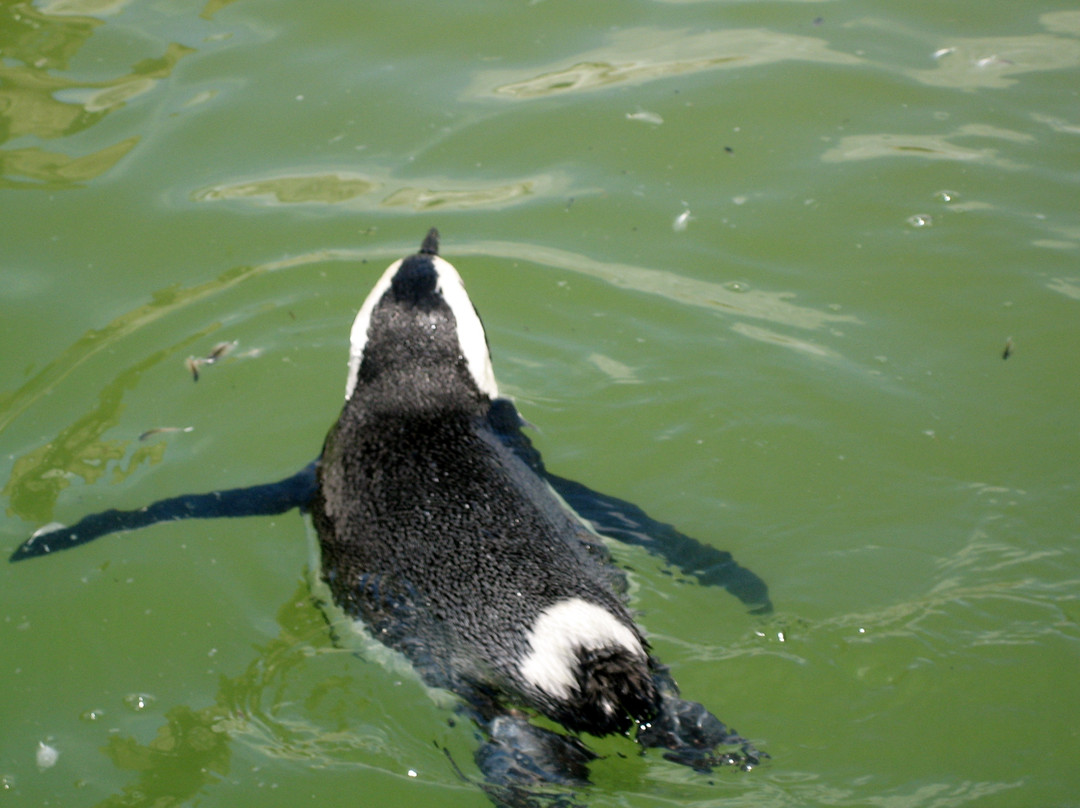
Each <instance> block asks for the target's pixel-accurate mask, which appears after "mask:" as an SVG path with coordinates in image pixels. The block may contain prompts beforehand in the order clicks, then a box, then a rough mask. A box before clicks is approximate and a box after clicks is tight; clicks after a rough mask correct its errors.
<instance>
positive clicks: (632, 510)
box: [488, 398, 773, 614]
mask: <svg viewBox="0 0 1080 808" xmlns="http://www.w3.org/2000/svg"><path fill="white" fill-rule="evenodd" d="M488 424H489V425H490V426H491V428H492V430H493V431H494V432H495V433H496V434H497V435H498V436H499V439H500V440H501V441H502V442H503V444H504V445H505V446H506V447H507V448H509V449H510V450H511V451H512V452H513V453H514V454H515V455H517V457H518V458H519V459H520V460H521V461H522V462H524V463H525V464H526V465H527V466H528V467H529V468H531V469H532V470H533V471H534V472H535V473H536V474H538V475H539V476H540V477H542V478H543V479H544V480H546V481H547V482H548V484H549V485H550V486H551V487H552V488H554V489H555V491H556V493H558V495H559V496H560V497H562V498H563V500H564V501H565V502H566V504H567V505H569V506H570V507H571V508H573V509H574V511H575V512H576V513H577V514H578V516H580V517H581V518H583V519H586V520H588V522H589V523H590V524H591V525H592V527H593V529H594V530H595V531H596V532H597V533H599V534H600V535H601V536H606V537H608V538H611V539H616V540H618V541H621V542H623V543H625V544H635V545H639V546H641V547H644V548H645V549H646V550H648V551H649V552H650V553H653V554H655V555H658V556H660V557H661V558H663V559H664V560H666V561H667V562H668V563H670V564H672V565H674V566H675V567H678V568H679V569H680V570H682V571H683V572H684V573H686V574H687V575H692V576H694V577H695V578H697V579H698V581H699V582H701V583H703V584H705V585H707V586H720V587H723V588H724V589H726V590H728V592H730V593H731V594H732V595H734V596H735V597H737V598H738V599H739V600H740V601H742V603H743V604H744V605H746V606H747V607H748V608H749V609H750V611H751V613H753V614H768V613H770V612H771V611H772V608H773V606H772V601H771V600H770V599H769V587H768V585H767V584H766V583H765V581H763V580H762V579H761V578H760V577H759V576H758V575H756V574H755V573H753V572H751V571H750V570H748V569H746V567H743V566H740V565H739V564H738V563H737V562H736V561H735V559H734V558H732V556H731V553H729V552H726V551H724V550H718V549H716V548H715V547H712V546H711V545H708V544H704V543H703V542H700V541H698V540H697V539H694V538H692V537H690V536H687V535H686V534H685V533H682V532H680V531H679V530H677V529H676V528H675V527H674V526H672V525H669V524H667V523H666V522H659V521H657V520H656V519H653V518H652V517H651V516H649V515H648V514H647V513H645V511H643V510H642V509H641V508H639V507H638V506H637V505H635V504H633V503H632V502H627V501H626V500H624V499H619V498H618V497H612V496H608V495H607V494H601V493H600V492H599V491H594V490H592V489H591V488H589V487H588V486H585V485H582V484H581V483H578V482H574V481H573V480H568V479H566V478H565V477H560V476H558V475H557V474H552V473H551V472H550V471H548V470H547V468H546V467H545V466H544V460H543V458H542V457H541V456H540V452H539V451H537V449H536V447H534V446H533V445H532V441H530V440H529V437H528V436H527V435H526V434H525V433H524V432H523V431H522V430H521V427H522V425H523V424H524V421H523V420H522V418H521V415H520V414H519V413H518V411H517V408H516V407H515V406H514V403H513V402H512V401H510V400H509V399H504V398H500V399H496V400H495V401H493V402H491V409H490V410H489V411H488Z"/></svg>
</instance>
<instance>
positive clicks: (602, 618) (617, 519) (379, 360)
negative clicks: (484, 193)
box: [11, 229, 771, 803]
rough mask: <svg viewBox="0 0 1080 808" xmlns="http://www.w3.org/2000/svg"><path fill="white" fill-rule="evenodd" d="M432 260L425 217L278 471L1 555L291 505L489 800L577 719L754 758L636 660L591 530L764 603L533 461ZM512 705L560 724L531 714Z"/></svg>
mask: <svg viewBox="0 0 1080 808" xmlns="http://www.w3.org/2000/svg"><path fill="white" fill-rule="evenodd" d="M438 253H439V237H438V233H437V231H435V230H434V229H433V230H431V232H430V233H428V235H427V237H426V238H425V239H424V241H423V243H422V245H421V247H420V250H419V252H417V253H416V254H414V255H411V256H408V257H406V258H403V259H401V260H399V261H396V262H395V263H393V264H392V265H391V266H390V267H389V268H388V269H387V270H386V271H385V272H384V273H383V275H382V277H381V278H380V279H379V280H378V282H377V283H376V284H375V287H374V288H373V289H372V291H371V293H370V294H369V295H368V297H367V298H366V300H365V301H364V303H363V305H362V306H361V307H360V311H359V313H358V314H357V316H356V319H355V321H354V323H353V327H352V331H351V337H350V343H351V344H350V353H349V363H348V377H347V382H346V390H345V405H344V407H343V409H342V411H341V414H340V416H339V417H338V420H337V422H336V423H335V424H334V425H333V427H332V428H331V429H330V431H329V434H328V435H327V437H326V440H325V443H324V446H323V451H322V453H321V455H320V457H319V459H318V460H316V461H315V462H314V463H312V464H310V465H309V466H307V467H305V468H304V469H303V470H301V471H300V472H298V473H297V474H295V475H293V476H291V477H289V478H287V479H285V480H281V481H279V482H277V483H271V484H267V485H259V486H251V487H246V488H238V489H230V490H226V491H217V492H212V493H210V494H197V495H185V496H182V497H175V498H171V499H167V500H161V501H159V502H157V503H154V504H152V505H150V506H148V507H146V508H142V509H139V510H137V511H115V510H111V511H105V512H103V513H100V514H94V515H91V516H88V517H86V518H84V519H83V520H81V521H80V522H79V523H77V524H76V525H74V526H72V527H70V528H64V527H57V526H48V527H47V528H43V529H42V530H39V531H38V532H37V533H35V534H34V536H32V537H31V538H30V539H29V540H27V541H26V542H24V543H23V544H22V545H21V546H20V547H19V548H17V549H16V550H15V552H14V553H13V554H12V556H11V560H12V561H18V560H22V559H26V558H31V557H34V556H39V555H45V554H47V553H50V552H54V551H58V550H63V549H68V548H70V547H74V546H78V545H81V544H84V543H87V542H89V541H92V540H93V539H95V538H98V537H99V536H102V535H105V534H106V533H110V532H114V531H117V530H129V529H133V528H136V527H141V526H144V525H148V524H152V523H154V522H157V521H162V520H166V519H183V518H193V517H196V518H197V517H219V516H245V515H259V514H276V513H282V512H284V511H287V510H289V509H291V508H294V507H296V508H300V509H301V510H302V511H307V512H310V514H311V518H312V522H313V525H314V527H315V533H316V536H317V539H318V548H319V553H320V557H321V561H320V565H319V569H320V573H319V574H320V577H321V579H322V581H323V582H325V585H326V586H327V588H328V589H329V591H330V593H331V596H332V599H333V601H334V603H335V604H336V606H337V607H338V608H339V609H341V610H342V611H343V612H344V613H345V614H346V615H348V616H349V617H350V618H351V619H353V620H355V621H357V622H358V624H362V626H363V628H364V630H365V631H366V632H367V633H368V634H370V635H371V636H372V637H374V638H375V639H377V640H378V641H379V642H381V643H383V644H385V645H386V646H388V647H390V648H392V649H395V650H396V651H399V652H400V653H401V654H403V655H404V656H405V657H406V658H407V659H408V660H409V661H410V662H411V664H412V665H413V666H414V667H415V669H416V670H417V672H418V673H419V674H420V676H421V677H422V678H423V679H424V681H425V682H427V683H428V684H429V685H432V686H435V687H441V688H446V689H449V690H451V691H453V692H454V693H456V694H458V695H459V696H460V697H461V699H462V703H463V709H465V710H466V711H467V712H469V714H470V715H471V717H472V718H473V719H474V720H475V721H476V722H477V725H478V726H479V727H480V728H481V729H482V731H483V732H484V734H485V736H486V739H487V740H486V741H485V743H484V744H483V746H482V747H481V748H480V749H479V750H478V752H477V762H478V764H479V765H480V768H481V770H482V771H483V772H484V774H485V777H486V779H487V784H486V785H485V790H488V792H489V793H491V794H493V796H495V797H496V799H497V801H501V802H505V803H511V802H514V801H515V800H513V799H508V798H507V792H505V791H501V792H496V791H493V790H492V789H499V788H502V789H505V788H508V787H509V788H518V787H520V786H532V785H537V784H544V783H580V782H582V781H584V779H585V777H586V774H587V772H586V768H585V767H586V765H587V763H588V762H589V761H590V760H591V759H592V754H591V753H590V752H589V751H588V749H587V748H586V747H585V746H584V744H583V743H582V742H581V741H580V740H579V739H578V738H577V737H576V733H589V734H592V735H606V734H611V733H628V734H629V733H631V732H633V733H634V734H635V736H636V739H637V740H638V742H639V743H640V744H641V745H642V746H643V747H659V748H662V749H663V750H665V751H664V755H665V757H667V758H669V759H671V760H674V761H676V762H679V763H684V764H686V765H690V766H692V767H694V768H696V769H700V770H708V769H709V768H711V767H712V766H715V765H720V764H734V765H737V766H741V767H742V768H752V767H753V766H754V765H756V764H757V762H758V761H759V758H760V754H759V753H758V752H757V751H756V750H755V749H754V747H753V746H752V745H751V744H750V743H749V742H748V741H746V740H745V739H744V738H742V737H741V736H739V735H737V734H735V733H734V732H733V731H729V730H728V729H727V727H725V726H724V724H723V723H722V722H720V721H719V720H718V719H716V718H715V716H713V715H712V714H711V713H710V712H709V711H708V710H707V709H706V708H705V707H703V706H702V705H700V704H698V703H697V702H692V701H687V700H685V699H683V698H682V697H681V696H680V695H679V691H678V688H677V687H676V685H675V683H674V681H673V680H672V678H671V676H670V674H669V673H668V671H667V669H666V668H665V667H664V666H663V665H662V664H661V663H660V662H658V661H657V660H656V659H655V658H654V657H653V656H652V654H651V651H650V648H649V645H648V642H647V641H646V639H645V637H644V635H643V633H642V631H641V629H640V628H639V627H638V626H637V624H636V623H635V621H634V619H633V617H632V616H631V614H630V611H629V609H628V607H627V605H626V601H625V588H626V582H625V578H624V576H623V574H622V573H621V572H620V571H619V570H618V569H617V568H616V567H615V566H614V565H613V564H612V563H611V558H610V555H609V553H608V551H607V548H606V547H605V545H604V544H603V541H602V539H601V537H602V536H606V537H609V538H616V539H620V540H623V541H627V542H630V543H635V544H641V545H643V546H645V547H647V548H648V549H650V550H652V551H654V552H657V553H660V554H661V555H663V556H664V557H665V558H667V559H668V560H669V561H671V562H672V563H674V564H675V565H677V566H678V567H680V568H681V569H682V570H684V571H685V572H686V573H688V574H691V575H694V576H696V577H697V578H698V579H699V580H700V581H702V582H704V583H707V584H717V585H721V586H724V587H726V588H728V589H729V590H730V591H731V592H732V593H733V594H735V595H736V596H738V597H739V598H740V599H741V600H742V601H743V602H744V603H746V604H747V605H749V606H751V607H752V608H753V609H754V610H755V611H759V612H764V611H768V610H769V609H771V604H770V603H769V599H768V592H767V588H766V587H765V584H764V583H763V582H762V581H761V579H760V578H758V577H757V576H756V575H754V574H753V573H752V572H750V571H749V570H746V569H745V568H743V567H740V566H739V565H738V564H736V563H735V562H734V560H733V559H732V558H731V556H730V554H727V553H724V552H722V551H718V550H715V549H714V548H711V547H709V546H707V545H703V544H701V543H699V542H697V541H695V540H693V539H691V538H689V537H687V536H685V535H683V534H682V533H679V532H678V531H677V530H675V529H674V528H673V527H671V526H670V525H665V524H662V523H659V522H656V521H655V520H652V519H650V518H649V517H648V516H647V515H646V514H645V513H644V512H642V511H641V510H640V509H639V508H637V507H636V506H633V505H631V504H630V503H627V502H624V501H622V500H619V499H616V498H613V497H608V496H605V495H603V494H599V493H597V492H595V491H592V490H591V489H588V488H586V487H585V486H583V485H581V484H580V483H576V482H573V481H570V480H566V479H565V478H561V477H558V476H557V475H554V474H552V473H550V472H549V471H548V470H547V469H546V468H545V466H544V464H543V461H542V460H541V458H540V455H539V453H538V452H537V451H536V450H535V449H534V448H533V447H532V444H531V443H530V441H529V439H528V438H527V437H526V436H525V434H524V433H523V431H522V428H521V427H522V425H523V423H524V422H523V420H522V419H521V416H520V415H519V414H518V412H517V410H516V408H515V407H514V405H513V403H512V402H510V401H509V400H508V399H505V398H501V397H500V396H499V392H498V387H497V385H496V382H495V376H494V373H493V370H492V363H491V357H490V354H489V351H488V345H487V338H486V335H485V332H484V328H483V325H482V323H481V321H480V317H479V316H478V314H477V312H476V310H475V308H474V307H473V304H472V302H471V300H470V299H469V297H468V294H467V293H466V291H465V287H464V284H463V283H462V280H461V277H460V276H459V275H458V273H457V271H456V270H455V269H454V267H453V266H452V265H451V264H450V263H449V262H447V261H446V260H444V259H443V258H441V257H440V256H439V254H438ZM568 506H569V507H568ZM522 708H524V710H523V709H522ZM529 711H535V712H536V713H539V714H541V715H543V716H546V717H548V718H550V719H552V720H553V721H555V722H557V723H559V724H561V725H562V726H563V727H565V728H566V729H567V730H569V731H570V733H572V734H571V735H564V734H562V733H558V732H555V731H552V730H549V729H544V728H541V727H538V726H536V725H534V724H532V723H531V721H530V720H529ZM719 747H729V749H728V750H727V751H725V750H724V749H720V748H719Z"/></svg>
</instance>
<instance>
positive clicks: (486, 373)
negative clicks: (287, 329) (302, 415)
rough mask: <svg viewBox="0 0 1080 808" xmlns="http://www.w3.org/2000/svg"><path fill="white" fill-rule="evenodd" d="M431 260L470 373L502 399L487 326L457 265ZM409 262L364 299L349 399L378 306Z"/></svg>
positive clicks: (353, 343)
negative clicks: (395, 277)
mask: <svg viewBox="0 0 1080 808" xmlns="http://www.w3.org/2000/svg"><path fill="white" fill-rule="evenodd" d="M426 257H427V258H429V259H430V260H431V263H432V264H433V265H434V267H435V272H436V274H437V275H438V278H439V279H438V281H437V283H436V285H435V291H436V292H438V294H439V295H441V296H442V299H443V300H445V301H446V305H447V306H449V307H450V311H451V312H452V313H453V315H454V320H455V321H456V324H457V339H458V346H459V347H460V349H461V353H462V355H463V356H464V357H465V363H466V364H467V365H468V368H469V373H470V374H471V375H472V377H473V380H474V381H475V382H476V386H477V387H478V388H479V389H480V392H482V393H484V394H485V395H487V396H488V397H489V398H491V399H495V398H498V397H499V388H498V386H497V385H496V384H495V371H494V369H493V368H492V366H491V354H490V352H489V351H488V345H487V336H486V335H485V333H484V325H483V323H481V322H480V315H478V314H477V313H476V308H475V307H474V306H473V303H472V300H470V299H469V294H468V292H466V291H465V283H464V281H462V280H461V276H460V275H459V274H458V271H457V270H456V269H454V266H453V264H451V263H450V262H449V261H446V260H444V259H442V258H440V257H439V256H437V255H430V256H426ZM404 260H405V259H404V258H402V259H399V260H397V261H395V262H394V263H392V264H391V265H390V266H389V267H387V269H386V271H385V272H384V273H383V274H382V277H380V278H379V280H378V282H377V283H376V284H375V287H374V288H373V289H372V290H371V293H370V294H369V295H368V296H367V298H366V299H365V300H364V303H363V305H362V306H361V307H360V311H359V312H357V314H356V319H355V320H353V326H352V331H351V332H350V333H349V343H350V347H349V376H348V380H347V382H346V385H345V400H346V401H348V400H349V399H350V398H352V394H353V390H355V389H356V380H357V377H358V376H359V373H360V363H361V362H362V361H363V358H364V348H365V346H366V345H367V338H368V329H369V328H370V327H371V315H372V313H373V312H374V311H375V307H376V306H378V304H379V301H381V300H382V299H383V296H384V295H385V294H386V293H387V292H388V291H389V290H390V284H391V282H392V281H393V279H394V275H395V274H397V271H398V269H399V268H400V267H401V264H402V262H403V261H404Z"/></svg>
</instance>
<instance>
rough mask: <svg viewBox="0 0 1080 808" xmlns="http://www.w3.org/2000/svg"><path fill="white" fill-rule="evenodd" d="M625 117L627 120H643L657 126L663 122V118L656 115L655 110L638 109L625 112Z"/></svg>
mask: <svg viewBox="0 0 1080 808" xmlns="http://www.w3.org/2000/svg"><path fill="white" fill-rule="evenodd" d="M626 119H627V120H628V121H644V122H645V123H652V124H656V125H657V126H659V125H660V124H662V123H663V122H664V119H663V118H661V117H660V116H659V115H657V114H656V113H655V112H648V111H647V110H644V109H640V108H639V109H638V111H637V112H628V113H626Z"/></svg>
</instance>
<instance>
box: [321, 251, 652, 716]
mask: <svg viewBox="0 0 1080 808" xmlns="http://www.w3.org/2000/svg"><path fill="white" fill-rule="evenodd" d="M436 238H437V236H436V234H435V232H434V231H433V232H432V233H430V234H429V235H428V237H427V239H425V241H424V243H423V246H422V247H421V249H420V252H418V253H417V254H416V255H412V256H410V257H408V258H405V259H402V260H401V261H398V262H396V263H394V264H393V265H391V266H390V268H389V269H387V270H386V272H385V273H384V274H383V276H382V278H381V279H380V280H379V282H378V283H377V284H376V285H375V288H374V290H373V291H372V292H371V294H370V295H369V296H368V298H367V300H366V301H365V302H364V305H363V306H362V307H361V309H360V313H359V314H358V315H357V317H356V322H355V323H354V325H353V329H352V348H351V352H350V361H349V378H348V385H347V388H346V402H345V407H344V409H343V410H342V413H341V416H340V418H339V419H338V422H337V423H336V424H335V425H334V427H333V428H332V429H331V430H330V434H329V435H328V436H327V439H326V443H325V445H324V447H323V453H322V459H321V460H320V461H319V464H318V469H317V475H318V477H317V479H318V487H317V489H316V494H315V500H314V502H313V504H312V509H311V513H312V518H313V521H314V524H315V528H316V531H317V533H318V537H319V544H320V546H321V548H322V571H323V573H322V574H323V577H324V579H325V580H326V582H327V584H328V585H329V586H330V589H331V591H332V592H333V595H334V600H335V601H336V602H337V604H338V605H340V606H342V607H343V608H345V609H346V610H347V611H348V612H349V613H350V614H351V615H353V616H354V617H357V618H359V619H361V620H363V622H364V624H365V625H366V626H368V627H369V628H370V629H371V630H373V632H374V633H375V636H376V637H378V638H379V639H381V640H382V641H383V642H386V643H387V644H388V645H391V646H393V647H394V648H396V649H398V650H400V651H402V652H403V653H404V654H405V655H406V656H408V657H409V658H410V659H411V660H412V662H413V663H414V664H415V665H416V666H417V668H418V669H420V670H421V671H424V670H425V669H426V668H427V667H429V666H434V667H435V668H436V670H434V671H432V672H431V673H429V674H428V677H429V678H430V679H431V680H432V681H433V682H435V683H440V684H441V683H443V682H445V681H449V682H451V683H453V684H452V687H456V688H460V687H462V686H464V687H480V688H482V689H485V690H488V691H493V692H499V693H504V694H506V698H507V701H508V702H510V703H515V702H516V703H520V704H525V705H528V706H531V707H535V708H536V709H537V710H538V711H539V712H541V713H543V714H544V715H547V716H548V717H549V718H551V719H553V720H555V721H558V722H559V723H560V724H562V725H563V726H565V727H567V728H568V729H571V730H576V731H577V730H579V731H585V732H589V733H592V734H594V735H606V734H609V733H612V732H625V731H626V730H627V729H629V728H630V726H631V724H632V723H633V722H635V721H636V722H647V721H649V720H650V719H651V718H653V717H654V716H655V715H656V712H657V709H658V703H659V696H658V693H657V689H656V686H655V685H654V683H653V680H652V676H651V674H650V666H649V654H648V646H647V644H646V642H645V639H644V638H643V637H642V635H641V632H640V630H639V629H638V628H637V626H636V625H635V624H634V621H633V619H632V618H631V616H630V614H629V612H628V611H627V608H626V606H625V605H624V603H623V602H622V599H621V598H620V597H619V596H618V595H617V594H616V592H615V590H614V587H613V583H612V570H611V568H610V567H608V566H605V565H604V564H602V563H601V561H600V560H599V559H598V558H597V555H596V553H597V551H598V547H597V546H596V542H595V541H593V540H591V539H590V538H589V537H588V533H587V531H586V529H585V527H584V526H583V525H582V524H581V522H580V521H578V520H576V519H574V518H573V517H572V516H571V515H570V514H569V512H568V511H567V510H566V509H565V508H563V507H562V506H561V504H560V503H559V502H558V500H557V499H556V497H555V496H554V494H553V493H552V491H551V490H550V489H549V488H548V487H547V486H546V485H544V484H543V481H542V480H540V479H539V478H538V477H537V476H536V474H535V473H534V472H533V471H532V470H531V469H530V468H529V467H528V466H527V465H526V464H525V463H524V462H523V461H522V460H521V459H519V458H518V457H517V456H516V455H515V454H514V453H513V452H512V451H511V450H510V449H509V448H507V446H505V445H504V444H503V443H502V441H501V440H500V439H499V437H498V435H497V434H495V431H494V429H493V427H492V424H491V423H490V421H489V417H488V415H489V412H490V410H491V405H492V402H493V401H494V400H496V399H498V397H499V394H498V390H497V388H496V385H495V378H494V375H493V373H492V367H491V358H490V356H489V354H488V348H487V341H486V338H485V336H484V329H483V326H482V325H481V322H480V318H479V316H478V315H477V313H476V310H475V309H474V308H473V305H472V302H471V301H470V300H469V297H468V295H466V293H465V287H464V285H463V284H462V281H461V277H460V276H459V275H458V273H457V271H456V270H455V269H454V267H453V266H451V265H450V264H449V263H448V262H447V261H445V260H443V259H442V258H440V257H439V256H438V254H437V250H438V245H437V241H436Z"/></svg>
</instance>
